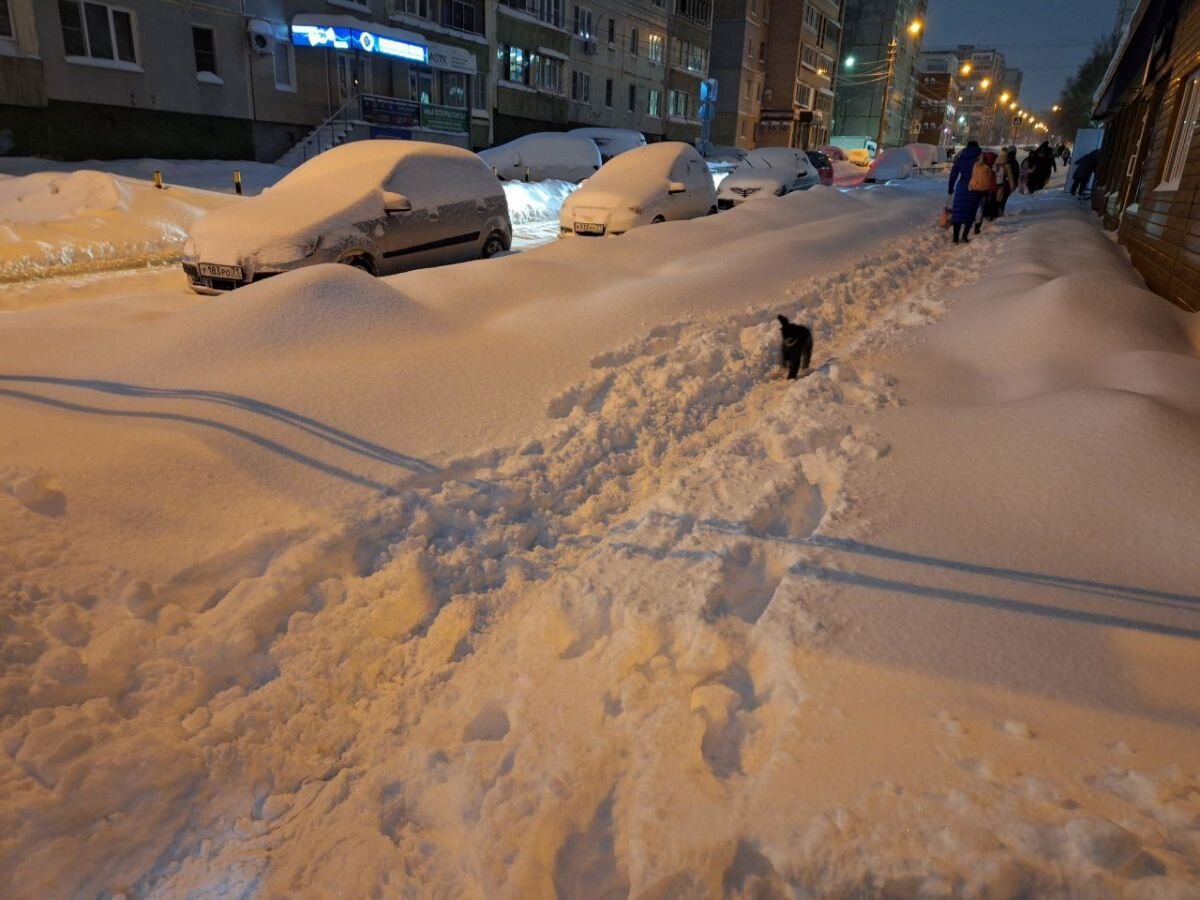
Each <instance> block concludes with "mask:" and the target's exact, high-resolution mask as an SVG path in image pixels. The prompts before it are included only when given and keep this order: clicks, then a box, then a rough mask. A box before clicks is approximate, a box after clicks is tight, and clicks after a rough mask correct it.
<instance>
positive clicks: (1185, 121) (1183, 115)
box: [1157, 69, 1200, 191]
mask: <svg viewBox="0 0 1200 900" xmlns="http://www.w3.org/2000/svg"><path fill="white" fill-rule="evenodd" d="M1182 87H1183V94H1182V97H1181V99H1180V101H1179V118H1178V119H1177V120H1176V122H1175V130H1174V131H1172V132H1171V142H1170V145H1169V146H1170V149H1169V150H1168V151H1167V164H1166V167H1165V168H1164V169H1163V180H1162V184H1160V185H1159V186H1158V188H1157V189H1158V190H1160V191H1175V190H1178V189H1179V182H1180V181H1182V180H1183V169H1184V167H1185V166H1186V164H1187V158H1188V151H1189V150H1190V149H1191V147H1192V138H1193V137H1194V136H1195V134H1196V128H1197V126H1200V69H1197V70H1196V71H1194V72H1192V74H1191V75H1189V76H1188V77H1187V78H1186V79H1185V80H1184V83H1183V85H1182Z"/></svg>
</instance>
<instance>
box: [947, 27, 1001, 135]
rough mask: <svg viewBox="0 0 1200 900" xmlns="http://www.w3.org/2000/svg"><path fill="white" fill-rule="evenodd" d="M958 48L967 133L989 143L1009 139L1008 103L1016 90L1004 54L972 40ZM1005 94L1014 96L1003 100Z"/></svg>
mask: <svg viewBox="0 0 1200 900" xmlns="http://www.w3.org/2000/svg"><path fill="white" fill-rule="evenodd" d="M957 52H958V62H959V70H958V71H959V88H960V89H959V95H960V97H961V101H960V103H959V115H960V116H962V117H963V118H965V119H966V122H965V123H963V134H964V136H965V137H968V138H974V139H975V140H978V141H980V142H981V143H985V144H990V143H995V142H997V141H1001V140H1005V139H1007V137H1008V133H1009V127H1008V112H1007V104H1008V103H1011V102H1012V99H1011V98H1012V97H1013V93H1012V91H1011V90H1009V89H1008V88H1007V86H1006V83H1005V77H1004V76H1005V66H1004V54H1003V53H1001V52H1000V51H999V50H995V49H992V48H985V47H975V46H972V45H970V44H961V45H959V47H958V51H957ZM1005 94H1007V95H1008V96H1009V98H1010V99H1008V100H1006V101H1004V103H1003V104H1001V102H1000V98H1001V97H1003V96H1005ZM1002 107H1004V108H1002Z"/></svg>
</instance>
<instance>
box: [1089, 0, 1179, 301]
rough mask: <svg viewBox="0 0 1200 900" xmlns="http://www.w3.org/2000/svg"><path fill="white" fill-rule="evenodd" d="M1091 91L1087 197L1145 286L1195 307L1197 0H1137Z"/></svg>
mask: <svg viewBox="0 0 1200 900" xmlns="http://www.w3.org/2000/svg"><path fill="white" fill-rule="evenodd" d="M1135 12H1136V13H1137V15H1135V16H1134V17H1133V18H1132V19H1131V20H1130V22H1131V23H1132V25H1131V30H1130V32H1129V33H1128V34H1127V35H1126V37H1127V38H1128V39H1127V40H1125V41H1123V42H1122V44H1121V47H1120V48H1119V49H1118V51H1117V55H1116V57H1115V58H1114V60H1113V62H1112V65H1110V66H1109V70H1108V72H1107V73H1106V74H1105V77H1104V81H1103V82H1102V83H1101V85H1100V89H1099V90H1098V91H1097V93H1096V97H1097V98H1098V101H1097V105H1096V108H1095V110H1094V111H1093V116H1094V117H1095V118H1097V119H1100V120H1102V121H1103V122H1104V146H1103V149H1102V150H1101V152H1100V160H1099V165H1098V166H1097V168H1096V174H1095V188H1094V190H1093V192H1092V206H1093V208H1094V209H1096V210H1097V211H1098V212H1099V213H1100V214H1101V215H1102V216H1103V218H1104V225H1105V227H1106V228H1109V229H1111V230H1115V231H1116V232H1117V233H1118V235H1119V237H1120V240H1121V243H1122V244H1124V245H1125V246H1126V248H1127V249H1128V250H1129V255H1130V258H1131V259H1132V260H1133V264H1134V265H1135V266H1136V267H1137V269H1138V271H1139V272H1141V273H1142V276H1143V277H1144V278H1145V279H1146V284H1147V285H1149V287H1150V289H1151V290H1153V291H1156V292H1157V293H1159V294H1162V295H1163V296H1164V297H1166V298H1167V299H1168V300H1170V301H1172V302H1173V303H1176V304H1178V305H1179V306H1181V307H1183V308H1184V309H1188V310H1192V311H1200V253H1198V252H1197V248H1200V64H1198V60H1200V3H1197V2H1190V3H1180V2H1179V0H1142V2H1141V3H1140V4H1138V6H1137V9H1136V10H1135Z"/></svg>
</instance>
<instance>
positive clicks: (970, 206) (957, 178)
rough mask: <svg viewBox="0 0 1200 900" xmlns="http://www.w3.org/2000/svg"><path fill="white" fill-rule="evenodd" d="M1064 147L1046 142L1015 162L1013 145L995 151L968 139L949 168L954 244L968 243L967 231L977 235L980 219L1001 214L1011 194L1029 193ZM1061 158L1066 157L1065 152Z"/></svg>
mask: <svg viewBox="0 0 1200 900" xmlns="http://www.w3.org/2000/svg"><path fill="white" fill-rule="evenodd" d="M1064 151H1065V152H1067V153H1069V151H1066V148H1065V147H1064V148H1060V149H1059V151H1055V150H1054V149H1052V148H1051V147H1050V142H1049V141H1043V142H1042V145H1041V146H1040V147H1038V148H1036V149H1035V150H1033V152H1031V153H1030V154H1029V155H1028V156H1026V157H1025V159H1024V160H1023V161H1022V162H1021V163H1020V164H1019V165H1018V163H1017V148H1016V147H1012V146H1010V147H1004V148H1001V150H1000V151H999V152H998V153H996V152H993V151H991V150H987V151H985V150H983V149H982V148H981V147H980V146H979V142H978V141H970V142H969V143H968V144H967V146H966V147H964V148H963V149H962V151H961V152H960V153H959V154H958V156H957V157H955V160H954V167H953V168H952V169H951V170H950V197H951V201H950V206H949V207H948V209H949V212H950V225H951V227H952V228H953V230H954V232H953V233H954V243H956V244H959V243H963V244H966V243H969V242H970V240H971V230H972V228H974V231H975V233H976V234H979V233H980V231H981V230H982V228H983V223H984V221H985V220H986V221H989V222H990V221H993V220H994V219H996V218H998V217H1000V216H1003V215H1004V210H1005V208H1006V207H1007V206H1008V198H1009V197H1011V196H1012V195H1013V194H1015V193H1022V194H1033V193H1036V192H1037V191H1040V190H1041V189H1042V188H1044V187H1045V186H1046V184H1047V183H1048V182H1049V181H1050V176H1051V174H1052V173H1054V172H1057V171H1058V163H1057V160H1058V159H1059V158H1063V157H1062V156H1061V154H1062V153H1063V152H1064ZM1065 159H1070V157H1069V155H1068V156H1066V157H1065Z"/></svg>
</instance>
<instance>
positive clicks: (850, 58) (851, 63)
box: [846, 56, 858, 69]
mask: <svg viewBox="0 0 1200 900" xmlns="http://www.w3.org/2000/svg"><path fill="white" fill-rule="evenodd" d="M856 62H858V60H856V59H855V58H854V57H853V56H847V57H846V68H847V69H853V68H854V64H855V63H856Z"/></svg>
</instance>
